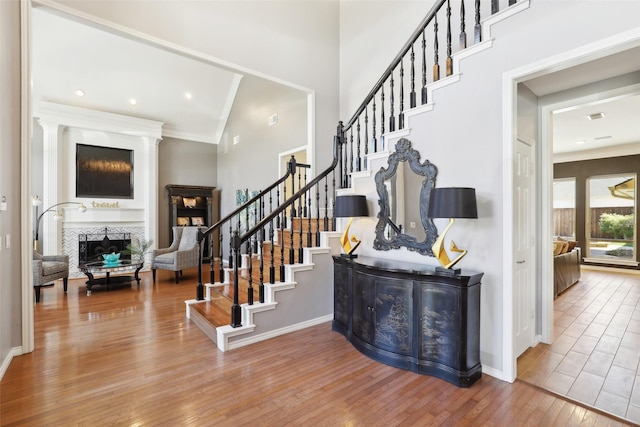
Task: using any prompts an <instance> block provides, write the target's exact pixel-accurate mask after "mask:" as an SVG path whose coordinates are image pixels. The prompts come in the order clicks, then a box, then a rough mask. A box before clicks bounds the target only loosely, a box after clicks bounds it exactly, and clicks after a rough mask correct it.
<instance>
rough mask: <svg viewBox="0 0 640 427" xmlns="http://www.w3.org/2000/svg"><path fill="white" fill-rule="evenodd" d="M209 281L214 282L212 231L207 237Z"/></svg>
mask: <svg viewBox="0 0 640 427" xmlns="http://www.w3.org/2000/svg"><path fill="white" fill-rule="evenodd" d="M208 244H209V283H215V282H216V275H215V273H214V270H215V259H216V257H215V251H214V250H213V249H214V242H213V233H211V235H210V237H209V243H208Z"/></svg>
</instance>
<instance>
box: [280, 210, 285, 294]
mask: <svg viewBox="0 0 640 427" xmlns="http://www.w3.org/2000/svg"><path fill="white" fill-rule="evenodd" d="M285 212H286V209H285V210H283V211H282V214H281V215H282V223H284V222H285V215H286V214H285ZM285 231H286V226H285V227H281V228H280V239H279V242H278V243H280V281H281V282H284V245H285V242H284V233H285Z"/></svg>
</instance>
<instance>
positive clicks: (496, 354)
mask: <svg viewBox="0 0 640 427" xmlns="http://www.w3.org/2000/svg"><path fill="white" fill-rule="evenodd" d="M390 13H391V12H390ZM637 16H640V2H627V1H589V2H584V1H544V0H538V1H532V2H531V7H530V8H529V9H528V10H526V11H524V12H522V13H520V14H518V15H515V16H513V17H511V18H509V19H508V20H506V21H504V22H501V23H499V24H497V25H495V26H494V27H493V28H492V34H493V36H494V37H495V40H496V41H495V44H494V46H493V47H492V48H491V49H490V50H488V51H485V52H482V53H480V54H478V55H475V56H472V57H470V58H468V59H465V60H463V61H462V63H461V72H462V76H461V80H460V82H458V83H456V84H454V85H452V86H448V87H446V88H443V89H439V90H437V91H435V92H434V98H433V101H434V102H435V104H436V105H435V109H434V111H432V112H429V113H427V114H426V115H424V116H422V117H421V118H420V119H418V120H416V119H409V123H408V127H409V128H410V129H411V133H410V135H409V136H408V139H409V140H411V141H412V143H413V146H414V148H415V149H417V150H418V151H419V152H420V154H421V155H422V159H426V160H429V161H431V162H433V163H434V164H435V165H436V166H437V167H438V176H437V181H436V185H437V186H438V187H448V186H472V187H475V188H476V192H477V198H478V216H479V218H478V219H477V220H459V221H457V222H456V224H455V226H454V227H453V228H452V229H451V231H450V233H449V234H448V238H450V239H451V240H454V241H455V242H456V243H457V244H458V245H459V246H460V247H462V248H465V249H468V250H469V254H468V255H467V256H466V258H465V259H464V260H463V261H462V262H461V267H462V268H468V269H472V270H477V271H484V273H485V275H484V278H483V284H482V307H481V361H482V363H483V365H484V366H486V367H487V368H489V369H492V370H494V371H493V372H494V373H497V374H498V375H500V373H501V372H504V369H507V367H506V366H505V361H504V360H503V351H504V348H503V347H504V346H505V344H506V343H505V342H503V332H504V327H505V325H504V319H503V295H504V294H505V290H506V289H511V288H512V284H511V283H508V281H507V277H509V276H508V274H509V273H508V268H509V267H507V266H505V265H504V263H507V264H508V265H510V262H509V260H510V256H511V255H510V250H509V247H510V240H511V236H510V235H505V233H504V230H503V227H504V223H505V221H507V219H505V218H503V209H504V207H503V204H504V203H510V200H511V196H510V195H509V194H506V195H505V194H504V193H503V192H504V190H505V185H506V188H509V182H508V181H507V179H506V177H510V176H511V164H512V160H511V158H510V157H505V155H504V151H503V150H504V147H505V146H509V145H510V144H511V141H503V120H504V119H503V102H505V101H504V100H503V73H505V72H508V71H510V70H514V69H517V68H520V67H524V66H527V65H529V64H532V63H534V62H537V61H542V60H546V59H548V58H550V57H553V56H555V55H558V59H557V60H558V61H560V60H561V58H562V54H563V53H564V52H566V51H569V50H571V49H575V48H577V47H580V46H583V45H587V44H589V43H594V42H596V41H598V40H600V39H602V38H605V37H609V36H612V35H615V34H618V33H622V32H624V31H625V30H630V29H634V28H637V27H638V21H637V19H636V17H637ZM343 18H344V16H343ZM354 19H357V18H356V17H354ZM595 22H597V25H594V23H595ZM386 23H387V24H388V26H390V27H392V28H399V27H400V25H401V23H400V22H395V23H393V22H386ZM351 25H356V26H357V25H360V23H358V22H347V21H344V22H342V23H341V28H343V27H350V26H351ZM542 28H544V30H542ZM569 34H570V35H571V37H568V36H567V35H569ZM359 60H360V66H359V67H358V68H357V69H354V70H353V71H352V72H353V74H352V75H349V76H344V77H343V76H341V80H342V81H357V80H358V79H359V78H360V76H362V78H363V79H367V80H368V79H369V77H368V72H367V71H363V70H367V69H368V68H369V66H370V63H369V62H368V61H367V56H366V55H362V56H361V57H360V58H359ZM376 65H377V64H376ZM341 71H342V69H341ZM343 93H344V92H341V94H343ZM342 105H357V102H356V101H355V100H352V99H347V100H345V99H343V100H342V101H341V106H342ZM342 112H343V113H344V111H342ZM376 167H379V165H377V164H375V163H374V164H372V168H373V169H374V170H375V168H376ZM372 179H373V177H371V180H372ZM357 192H358V193H360V190H357ZM362 193H363V194H367V196H368V198H369V201H370V205H372V206H376V205H377V195H376V193H375V188H374V187H373V184H370V186H369V187H367V186H363V191H362ZM374 212H376V213H377V209H376V210H374ZM507 222H508V221H507ZM374 225H375V221H369V226H370V229H369V232H370V234H373V227H374ZM436 225H437V226H438V228H439V229H440V230H442V228H443V227H444V225H445V224H443V223H441V222H439V221H438V222H436ZM354 232H355V233H357V232H358V231H357V230H355V231H354ZM365 243H366V245H365ZM358 251H359V252H360V253H362V254H363V255H371V256H384V257H385V258H391V259H403V260H408V261H415V262H421V263H434V259H433V258H430V257H423V256H420V255H418V254H415V253H413V252H408V251H405V250H397V251H389V252H384V253H381V252H378V251H374V250H373V249H372V247H371V245H370V242H363V244H362V245H361V246H360V248H359V249H358ZM506 362H507V363H510V361H506Z"/></svg>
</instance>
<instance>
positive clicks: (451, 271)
mask: <svg viewBox="0 0 640 427" xmlns="http://www.w3.org/2000/svg"><path fill="white" fill-rule="evenodd" d="M436 273H440V274H446V275H448V276H459V275H460V274H461V273H462V269H461V268H445V267H441V266H437V267H436Z"/></svg>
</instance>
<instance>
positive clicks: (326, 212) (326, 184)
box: [318, 170, 336, 231]
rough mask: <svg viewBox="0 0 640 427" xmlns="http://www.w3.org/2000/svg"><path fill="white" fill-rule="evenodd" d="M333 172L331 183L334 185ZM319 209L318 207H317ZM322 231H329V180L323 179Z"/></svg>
mask: <svg viewBox="0 0 640 427" xmlns="http://www.w3.org/2000/svg"><path fill="white" fill-rule="evenodd" d="M335 176H336V175H335V170H334V172H333V183H334V185H335V181H336V178H335ZM318 208H319V207H318ZM324 231H329V178H328V177H326V176H325V177H324Z"/></svg>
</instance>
